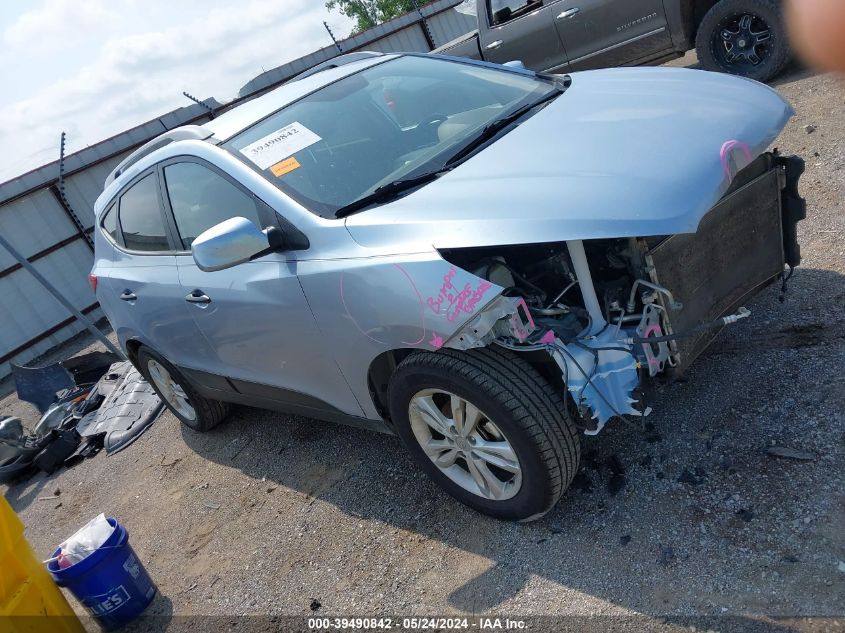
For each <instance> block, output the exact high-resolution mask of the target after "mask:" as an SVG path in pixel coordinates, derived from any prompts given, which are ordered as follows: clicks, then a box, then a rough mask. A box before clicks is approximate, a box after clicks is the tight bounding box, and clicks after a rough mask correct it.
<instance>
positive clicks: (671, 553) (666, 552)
mask: <svg viewBox="0 0 845 633" xmlns="http://www.w3.org/2000/svg"><path fill="white" fill-rule="evenodd" d="M673 560H675V550H674V549H673V548H672V546H671V545H667V546H666V547H663V548H662V549H661V550H660V558H658V559H657V562H658V563H660V565H662V566H663V567H668V566H669V564H670V563H671V562H672V561H673Z"/></svg>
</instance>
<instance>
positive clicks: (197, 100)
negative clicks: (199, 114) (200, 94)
mask: <svg viewBox="0 0 845 633" xmlns="http://www.w3.org/2000/svg"><path fill="white" fill-rule="evenodd" d="M182 96H184V97H188V99H190V100H191V101H193V102H194V103H196V104H197V105H201V106H202V107H203V108H205V109H206V110H208V116H209V117H211V118H212V119H213V118H214V108H212V107H211V106H210V105H208V104H207V103H206V102H205V101H200V100H199V99H197V98H196V97H195V96H194V95H192V94H189V93H187V92H185V91H184V90H183V91H182Z"/></svg>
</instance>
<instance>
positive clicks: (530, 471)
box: [389, 349, 580, 521]
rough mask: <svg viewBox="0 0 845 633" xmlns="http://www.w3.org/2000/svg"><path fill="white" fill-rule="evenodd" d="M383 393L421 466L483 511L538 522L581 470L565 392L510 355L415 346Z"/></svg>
mask: <svg viewBox="0 0 845 633" xmlns="http://www.w3.org/2000/svg"><path fill="white" fill-rule="evenodd" d="M389 397H390V411H391V417H392V419H393V422H394V424H395V427H396V431H397V433H398V434H399V436H400V438H401V439H402V441H403V443H404V444H405V446H406V447H407V448H408V450H409V451H410V453H411V455H412V457H413V458H414V460H415V461H416V462H417V464H418V465H419V466H420V467H421V468H422V470H423V471H425V472H426V474H428V476H429V477H431V478H432V479H433V480H434V481H435V482H436V483H438V484H439V485H440V486H441V487H443V488H444V489H445V490H446V492H448V493H449V494H451V495H452V496H453V497H455V498H456V499H458V500H459V501H461V502H463V503H465V504H466V505H468V506H470V507H472V508H475V509H476V510H478V511H480V512H483V513H485V514H489V515H491V516H494V517H496V518H500V519H510V520H522V521H527V520H533V519H537V518H539V517H541V516H542V515H544V514H545V513H546V512H548V511H549V510H550V509H551V508H552V507H553V506H554V504H555V503H556V502H557V500H558V499H559V498H560V496H561V494H563V491H564V490H566V488H567V487H568V486H569V484H570V482H571V481H572V478H573V477H574V476H575V472H576V471H577V469H578V462H579V459H580V443H579V440H578V436H577V434H576V429H575V425H574V424H573V422H572V420H571V418H570V417H569V415H568V412H567V408H566V403H565V401H564V399H563V398H562V397H561V394H560V393H559V392H558V391H557V390H555V389H554V388H553V387H552V386H551V385H549V384H548V383H547V382H546V381H545V380H544V379H543V377H542V376H541V375H540V374H539V373H538V372H537V371H536V370H535V369H534V368H533V367H531V365H529V364H528V363H527V362H525V361H524V360H523V359H522V358H520V357H518V356H516V355H514V354H510V353H504V352H499V351H494V350H489V349H481V350H473V351H469V352H457V351H453V350H440V351H438V352H417V353H414V354H412V355H411V356H408V357H407V358H406V359H405V360H403V361H402V362H401V363H400V364H399V366H398V367H397V369H396V371H395V373H394V374H393V376H392V377H391V379H390V384H389Z"/></svg>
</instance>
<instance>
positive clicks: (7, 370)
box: [0, 308, 105, 378]
mask: <svg viewBox="0 0 845 633" xmlns="http://www.w3.org/2000/svg"><path fill="white" fill-rule="evenodd" d="M86 316H87V317H88V318H89V319H91V320H92V321H93V322H95V323H96V322H97V321H99V320H100V319H103V318H105V315H104V314H103V311H102V310H101V309H100V308H97V309H96V310H94V311H93V312H90V313H89V314H87V315H86ZM63 320H64V319H62V321H63ZM59 323H61V321H59ZM83 330H85V326H84V325H82V324H81V323H79V322H78V321H74V322H73V323H71V324H70V325H68V326H66V327H63V328H62V329H61V330H59V331H58V332H56V333H55V334H53V335H51V336H48V337H46V338H45V339H44V340H42V341H39V342H38V343H36V344H35V345H33V346H32V347H30V348H28V349H27V350H26V351H23V352H21V353H20V354H18V355H17V356H15V357H14V358H12V359H11V360H8V361H6V362H4V363H0V378H5V377H6V376H8V375H9V374H11V373H12V368H11V366H10V363H15V364H16V365H27V364H28V363H29V362H30V361H31V360H32V359H33V358H38V357H39V356H41V355H42V354H46V353H47V352H49V351H50V350H51V349H53V348H55V347H58V346H59V345H61V344H62V343H64V342H66V341H68V340H70V339H71V338H73V337H74V336H76V335H77V334H79V333H80V332H82V331H83Z"/></svg>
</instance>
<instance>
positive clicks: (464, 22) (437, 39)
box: [427, 9, 478, 46]
mask: <svg viewBox="0 0 845 633" xmlns="http://www.w3.org/2000/svg"><path fill="white" fill-rule="evenodd" d="M427 21H428V28H429V30H430V31H431V37H432V38H433V39H434V43H435V44H436V45H437V46H443V45H444V44H446V43H447V42H451V41H452V40H454V39H455V38H458V37H460V36H461V35H464V34H466V33H469V32H470V31H474V30H475V29H476V28H478V25H477V24H476V20H475V18H474V17H473V16H470V15H464V14H463V13H458V12H457V11H455V10H454V9H449V10H448V11H443V12H442V13H438V14H436V15H433V16H431V17H430V18H428V20H427Z"/></svg>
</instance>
